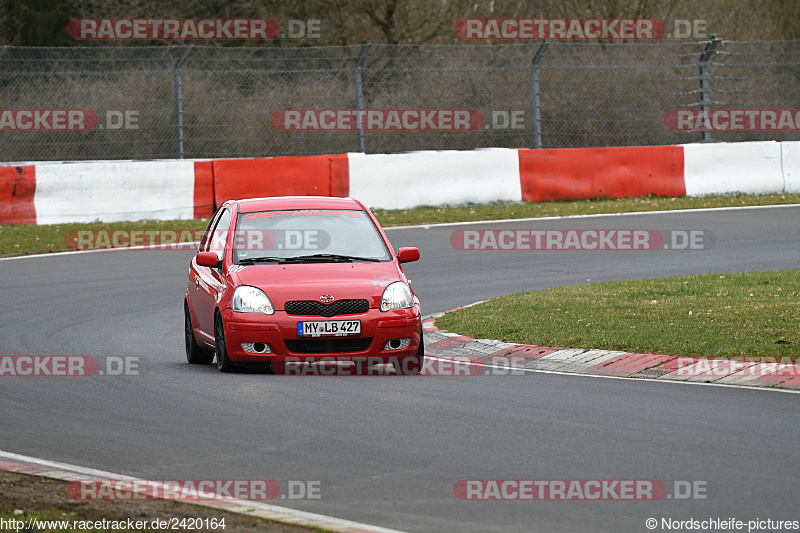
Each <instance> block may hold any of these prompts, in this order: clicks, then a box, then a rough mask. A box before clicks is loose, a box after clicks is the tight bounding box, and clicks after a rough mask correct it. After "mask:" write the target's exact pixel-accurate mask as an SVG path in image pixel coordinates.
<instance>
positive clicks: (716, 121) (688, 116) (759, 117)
mask: <svg viewBox="0 0 800 533" xmlns="http://www.w3.org/2000/svg"><path fill="white" fill-rule="evenodd" d="M664 125H665V126H667V128H669V129H671V130H673V131H800V109H711V110H706V109H703V110H696V109H671V110H669V111H667V112H666V113H665V114H664Z"/></svg>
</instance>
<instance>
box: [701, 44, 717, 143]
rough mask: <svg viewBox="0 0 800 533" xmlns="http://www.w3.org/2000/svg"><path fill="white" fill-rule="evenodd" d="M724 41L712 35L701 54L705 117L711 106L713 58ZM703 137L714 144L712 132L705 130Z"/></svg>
mask: <svg viewBox="0 0 800 533" xmlns="http://www.w3.org/2000/svg"><path fill="white" fill-rule="evenodd" d="M721 40H722V39H717V36H716V35H712V36H711V39H709V41H708V43H706V47H705V49H704V50H703V52H702V53H701V54H700V61H699V65H700V114H701V116H703V115H704V113H705V112H707V111H708V108H709V107H710V106H711V83H710V80H711V73H710V68H711V56H712V55H714V54H715V53H716V48H717V44H718V43H719V42H720V41H721ZM700 133H701V135H702V142H704V143H708V142H712V141H713V139H712V138H711V132H710V131H707V130H703V131H702V132H700Z"/></svg>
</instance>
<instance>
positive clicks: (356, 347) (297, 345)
mask: <svg viewBox="0 0 800 533" xmlns="http://www.w3.org/2000/svg"><path fill="white" fill-rule="evenodd" d="M284 342H285V343H286V349H288V350H289V351H290V352H293V353H344V352H363V351H364V350H366V349H367V348H369V346H370V344H372V337H358V338H352V339H287V340H285V341H284Z"/></svg>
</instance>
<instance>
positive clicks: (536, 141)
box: [531, 41, 550, 148]
mask: <svg viewBox="0 0 800 533" xmlns="http://www.w3.org/2000/svg"><path fill="white" fill-rule="evenodd" d="M548 46H550V41H545V42H543V43H542V45H541V46H540V47H539V49H538V50H536V54H535V55H534V56H533V59H532V60H531V85H532V90H533V147H534V148H541V147H542V117H541V113H540V109H539V108H540V105H539V60H540V59H541V58H542V55H543V54H544V51H545V50H547V47H548Z"/></svg>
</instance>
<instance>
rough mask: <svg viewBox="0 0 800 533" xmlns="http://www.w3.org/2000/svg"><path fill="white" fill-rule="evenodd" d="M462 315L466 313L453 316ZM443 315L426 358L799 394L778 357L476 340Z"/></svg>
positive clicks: (431, 327)
mask: <svg viewBox="0 0 800 533" xmlns="http://www.w3.org/2000/svg"><path fill="white" fill-rule="evenodd" d="M479 303H482V302H476V303H474V304H471V305H470V306H466V307H471V306H472V305H477V304H479ZM457 309H464V307H459V308H456V309H452V311H455V310H457ZM448 312H450V311H448ZM444 314H445V313H438V314H435V315H431V316H429V317H426V318H425V319H424V320H423V328H424V329H425V353H426V355H431V356H435V357H438V358H443V359H448V358H457V357H463V356H469V357H478V358H480V359H481V361H483V363H484V364H485V365H492V366H499V367H508V368H522V369H527V370H544V371H555V372H566V373H573V374H589V375H596V376H613V377H624V378H643V379H656V380H661V381H686V382H699V383H714V384H720V385H734V386H740V387H771V388H780V389H790V390H800V363H798V364H794V363H791V362H790V361H788V360H785V361H781V360H780V359H778V358H774V357H773V358H766V357H764V358H763V360H764V361H763V362H752V361H732V360H726V359H706V358H701V357H690V356H677V355H659V354H642V353H628V352H619V351H612V350H599V349H596V350H585V349H582V348H554V347H550V346H536V345H530V344H517V343H512V342H502V341H497V340H490V339H473V338H472V337H466V336H464V335H458V334H456V333H450V332H447V331H444V330H440V329H439V328H437V327H436V319H437V318H439V317H441V316H443V315H444Z"/></svg>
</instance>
